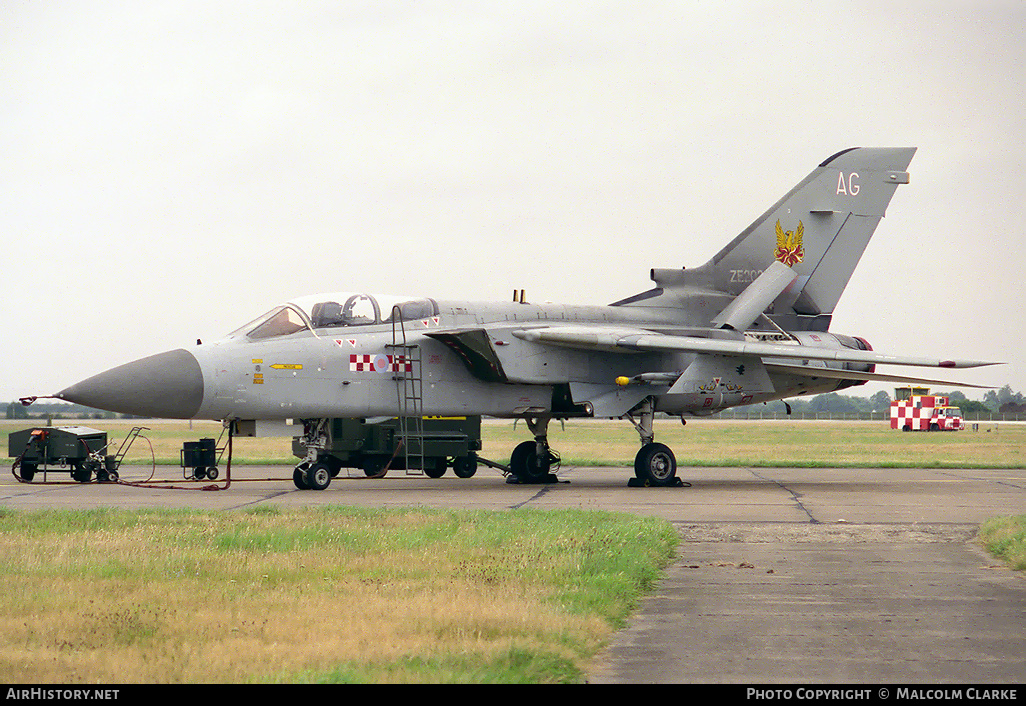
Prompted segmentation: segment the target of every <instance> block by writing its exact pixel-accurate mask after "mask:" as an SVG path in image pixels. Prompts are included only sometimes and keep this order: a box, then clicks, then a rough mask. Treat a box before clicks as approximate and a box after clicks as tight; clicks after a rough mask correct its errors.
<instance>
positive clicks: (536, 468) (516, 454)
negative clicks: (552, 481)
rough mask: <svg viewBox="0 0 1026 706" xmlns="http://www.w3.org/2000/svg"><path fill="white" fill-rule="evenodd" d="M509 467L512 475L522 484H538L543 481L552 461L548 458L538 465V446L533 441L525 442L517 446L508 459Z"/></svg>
mask: <svg viewBox="0 0 1026 706" xmlns="http://www.w3.org/2000/svg"><path fill="white" fill-rule="evenodd" d="M509 467H510V470H512V471H513V475H515V476H516V477H517V478H519V479H520V480H521V481H522V482H524V483H538V482H540V481H543V480H545V478H547V477H548V475H549V469H550V468H552V461H551V459H550V458H548V454H546V458H545V459H543V461H542V463H541V464H540V465H539V463H538V444H537V443H536V442H534V441H525V442H523V443H521V444H518V445H517V447H516V448H515V449H513V453H512V454H510V457H509Z"/></svg>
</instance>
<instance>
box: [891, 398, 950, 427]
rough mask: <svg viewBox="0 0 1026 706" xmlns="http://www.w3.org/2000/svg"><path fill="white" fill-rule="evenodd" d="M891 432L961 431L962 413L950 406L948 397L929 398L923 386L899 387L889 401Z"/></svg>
mask: <svg viewBox="0 0 1026 706" xmlns="http://www.w3.org/2000/svg"><path fill="white" fill-rule="evenodd" d="M891 429H901V430H902V431H961V430H962V429H965V420H964V419H962V410H960V409H959V408H958V407H952V406H950V405H949V400H948V397H947V395H931V394H930V390H929V388H926V387H899V388H896V389H895V390H894V401H893V402H891Z"/></svg>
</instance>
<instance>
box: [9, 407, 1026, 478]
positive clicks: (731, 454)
mask: <svg viewBox="0 0 1026 706" xmlns="http://www.w3.org/2000/svg"><path fill="white" fill-rule="evenodd" d="M138 423H139V424H144V425H146V426H148V427H149V430H147V431H146V432H144V434H145V435H146V436H147V438H148V441H147V440H143V439H140V440H138V441H137V442H136V444H135V445H134V446H133V447H132V452H131V454H130V456H129V459H128V461H127V462H128V463H131V464H149V463H150V461H151V458H153V457H155V458H156V460H157V463H158V464H171V465H178V463H179V450H180V449H181V448H182V443H183V442H184V441H188V440H195V439H198V438H200V437H214V438H217V437H218V435H219V434H220V432H221V425H220V424H218V423H214V422H194V423H193V425H192V426H193V428H192V429H191V430H190V429H189V423H188V422H163V421H159V422H138ZM83 424H85V425H87V426H90V427H93V428H96V429H100V430H103V431H107V432H108V437H109V439H112V440H115V439H116V440H117V441H119V442H120V440H121V439H122V438H124V436H125V434H126V433H127V432H128V430H129V429H131V427H132V426H133V425H134V424H136V422H124V421H116V422H109V421H95V422H83ZM28 426H31V425H30V424H26V423H25V422H3V423H0V432H3V433H5V434H6V433H8V432H10V431H13V430H15V429H24V428H26V427H28ZM655 428H656V439H657V440H658V441H661V442H662V443H665V444H667V445H668V446H670V448H672V449H673V450H674V451H675V453H676V454H677V462H678V465H680V466H752V467H759V466H763V467H765V466H797V467H831V466H853V467H894V468H908V467H925V468H1023V467H1026V455H1024V453H1023V449H1024V448H1026V425H1020V424H1015V423H995V422H983V423H981V424H980V428H979V431H972V430H971V429H967V430H966V431H961V432H933V433H928V432H914V433H912V432H910V433H904V432H899V431H892V430H891V429H890V428H889V427H888V426H887V425H886V424H883V423H880V422H826V421H719V420H708V419H695V420H690V421H689V422H688V424H687V426H682V425H681V424H680V422H674V421H666V420H660V421H657V422H656V426H655ZM482 435H483V444H484V449H483V451H482V452H481V455H482V456H484V457H485V458H490V459H492V460H495V461H500V462H503V463H505V462H508V460H509V454H510V451H511V450H512V449H513V447H514V446H516V445H517V444H518V443H520V442H521V441H524V440H526V439H530V438H531V435H530V432H529V431H528V430H527V425H526V424H524V423H522V422H521V423H518V424H517V425H516V428H514V425H513V423H512V422H508V421H486V422H485V423H484V425H483V431H482ZM549 441H550V444H551V446H552V447H553V448H554V449H555V450H556V451H558V452H559V453H560V455H561V456H562V459H563V463H564V464H566V465H600V466H605V465H615V466H629V465H632V464H633V462H634V454H635V453H637V450H638V445H639V444H638V435H637V433H636V432H635V431H634V429H633V428H632V427H631V426H630V425H629V424H628V423H626V422H620V421H606V420H587V421H585V420H575V421H570V422H567V423H566V426H565V429H564V428H563V427H562V426H561V425H560V424H559V422H553V423H552V424H550V426H549ZM150 443H152V452H151V448H150ZM234 452H235V463H240V464H263V463H273V464H295V463H296V459H295V458H294V457H293V456H292V454H291V443H290V441H289V439H287V438H258V439H252V438H238V439H235V442H234Z"/></svg>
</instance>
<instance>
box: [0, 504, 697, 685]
mask: <svg viewBox="0 0 1026 706" xmlns="http://www.w3.org/2000/svg"><path fill="white" fill-rule="evenodd" d="M676 542H677V536H676V532H675V531H674V530H673V529H672V528H671V527H670V525H669V524H668V523H666V522H663V521H661V520H655V519H651V518H640V517H633V516H629V515H621V514H613V513H596V512H583V511H551V512H540V511H528V510H523V511H516V512H469V511H466V512H465V511H432V510H421V509H415V510H414V509H411V510H399V511H387V512H386V511H382V510H365V509H349V508H340V507H326V508H321V509H297V510H286V509H280V508H276V507H261V508H259V509H256V510H253V511H247V512H243V511H238V512H200V511H137V512H129V511H120V510H93V511H46V512H32V513H21V512H12V511H9V510H2V509H0V591H2V593H3V596H4V601H3V602H0V634H2V635H3V640H2V641H0V682H5V683H9V684H16V683H35V684H52V683H61V684H70V683H100V684H104V683H108V684H116V683H184V682H193V683H195V682H200V683H210V682H227V683H240V682H286V683H296V682H335V683H337V682H390V683H399V682H429V683H438V682H458V683H468V682H476V683H518V682H530V683H539V682H579V681H581V680H582V679H583V676H584V674H585V668H586V665H587V664H588V661H589V660H590V659H591V658H592V657H593V656H594V654H595V653H596V651H597V650H598V649H599V648H600V647H601V646H602V645H603V644H604V642H605V641H606V640H607V639H608V637H609V635H610V634H611V633H612V631H613V630H615V629H617V628H619V627H622V625H623V624H624V621H625V619H626V617H627V615H628V614H629V612H630V610H631V609H632V607H633V606H634V605H635V602H636V601H637V599H638V598H639V597H640V595H641V594H642V593H643V592H645V591H646V590H647V589H648V588H650V587H651V586H652V584H653V582H654V581H655V580H656V578H657V577H658V575H659V572H660V569H661V568H662V567H664V566H665V565H666V564H667V563H668V562H669V561H670V559H671V557H672V555H673V551H674V547H675V545H676Z"/></svg>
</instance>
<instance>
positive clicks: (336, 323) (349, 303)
mask: <svg viewBox="0 0 1026 706" xmlns="http://www.w3.org/2000/svg"><path fill="white" fill-rule="evenodd" d="M437 315H438V303H437V302H436V301H435V300H434V299H428V298H419V299H410V298H405V297H396V296H378V295H372V294H362V293H349V292H336V293H333V294H316V295H312V296H307V297H300V298H298V299H295V300H294V301H291V302H289V303H288V304H282V305H281V306H277V307H275V308H274V309H271V310H270V311H269V312H267V313H266V314H264V315H263V316H259V317H257V318H256V319H253V320H252V321H250V322H249V323H248V324H246V325H245V326H242V327H240V328H238V329H236V330H235V331H232V332H231V333H230V334H228V337H229V338H238V337H240V336H245V337H246V338H248V339H249V340H251V341H259V340H262V339H267V338H275V337H277V336H289V335H291V334H294V333H299V332H300V331H311V332H313V334H314V335H315V336H316V335H318V334H319V333H320V332H321V331H322V330H328V329H336V328H342V327H346V326H371V325H374V324H387V323H391V322H392V321H412V320H416V319H426V318H428V317H431V316H437Z"/></svg>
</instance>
